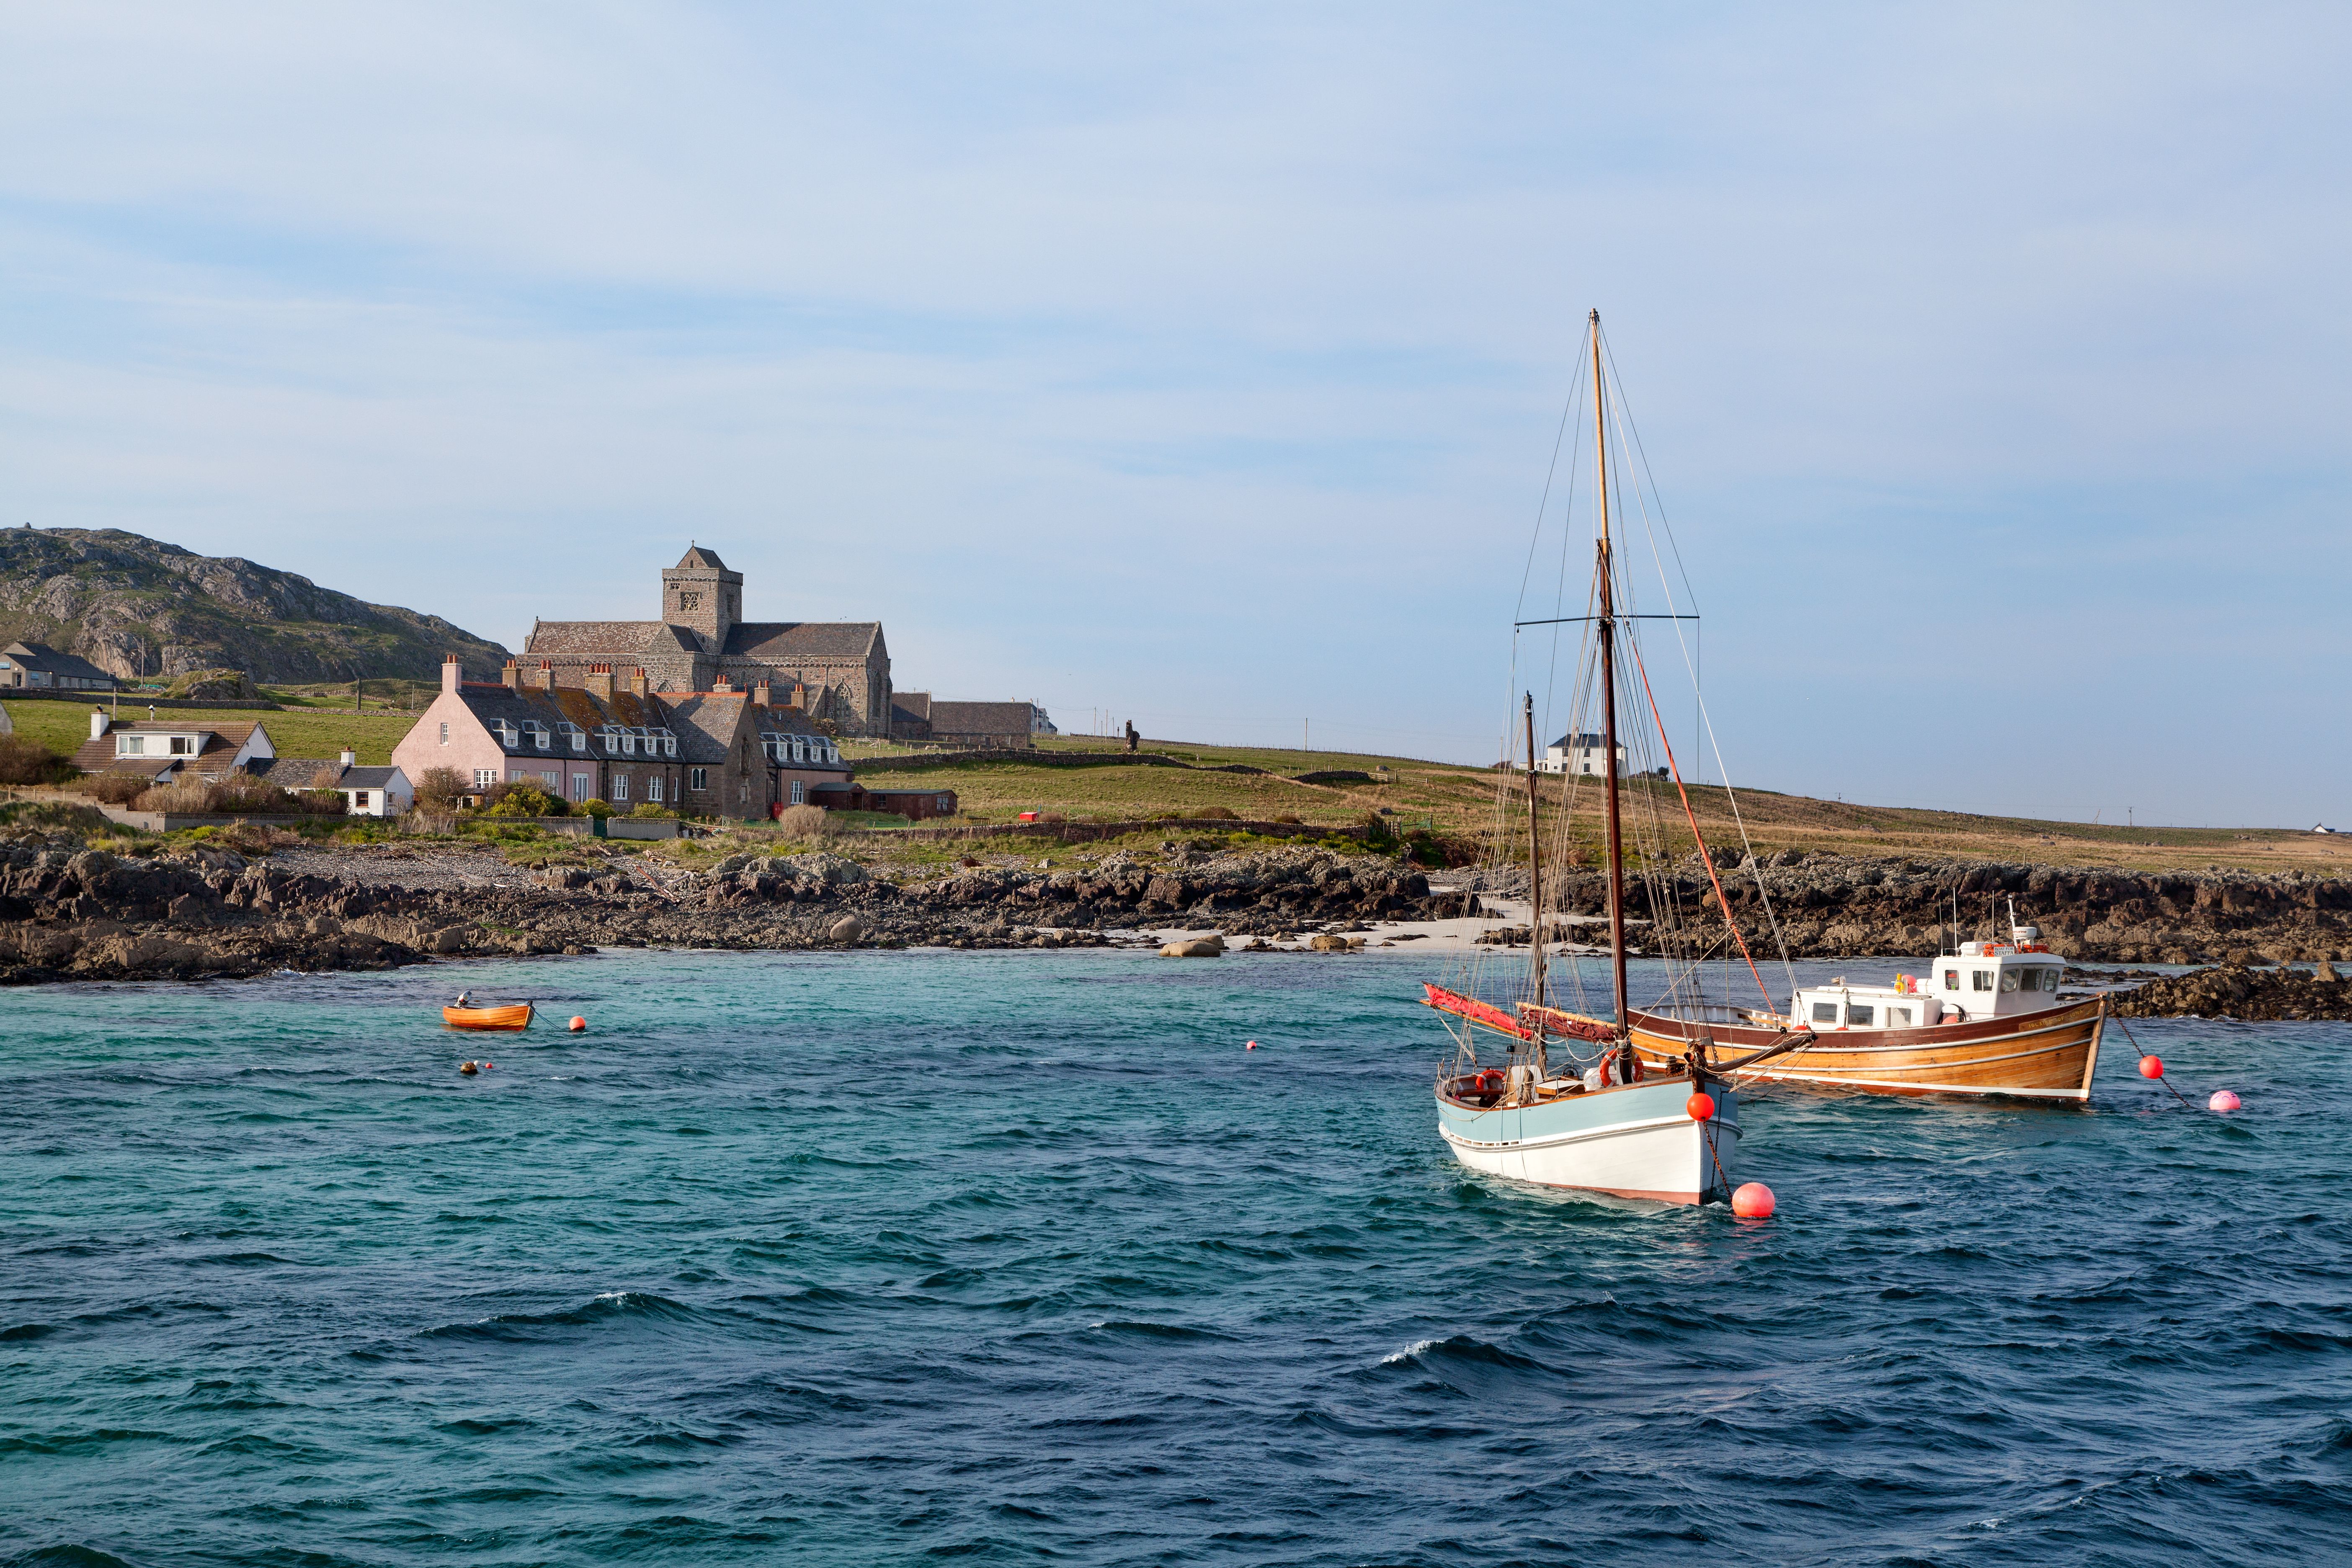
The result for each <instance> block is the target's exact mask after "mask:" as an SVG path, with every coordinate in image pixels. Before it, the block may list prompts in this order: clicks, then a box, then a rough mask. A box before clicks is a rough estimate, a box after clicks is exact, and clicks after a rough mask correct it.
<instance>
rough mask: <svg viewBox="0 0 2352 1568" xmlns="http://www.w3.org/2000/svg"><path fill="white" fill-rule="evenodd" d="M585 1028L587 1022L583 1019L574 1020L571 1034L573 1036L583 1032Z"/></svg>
mask: <svg viewBox="0 0 2352 1568" xmlns="http://www.w3.org/2000/svg"><path fill="white" fill-rule="evenodd" d="M587 1027H588V1020H587V1019H585V1018H574V1019H572V1033H573V1034H575V1035H577V1034H580V1033H582V1032H583V1031H584V1030H585V1029H586V1028H587Z"/></svg>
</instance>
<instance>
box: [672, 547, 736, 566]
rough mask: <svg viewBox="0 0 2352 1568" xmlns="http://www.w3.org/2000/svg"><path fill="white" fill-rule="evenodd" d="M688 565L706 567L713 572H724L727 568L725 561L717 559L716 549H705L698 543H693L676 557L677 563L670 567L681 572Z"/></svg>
mask: <svg viewBox="0 0 2352 1568" xmlns="http://www.w3.org/2000/svg"><path fill="white" fill-rule="evenodd" d="M689 566H703V567H708V568H709V569H710V570H711V571H714V572H724V571H726V570H727V563H725V562H724V561H721V560H720V559H719V552H717V551H716V550H705V549H704V548H703V547H702V546H701V545H699V544H698V545H695V546H694V547H693V548H692V549H690V550H688V552H686V553H685V554H684V555H681V556H680V557H678V562H677V565H676V566H675V567H673V568H671V570H673V571H677V572H683V571H685V570H686V569H687V568H688V567H689Z"/></svg>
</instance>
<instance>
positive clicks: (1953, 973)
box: [1944, 969, 1960, 991]
mask: <svg viewBox="0 0 2352 1568" xmlns="http://www.w3.org/2000/svg"><path fill="white" fill-rule="evenodd" d="M1959 988H1960V972H1959V971H1958V970H1957V969H1947V970H1946V971H1944V989H1945V990H1947V991H1958V989H1959Z"/></svg>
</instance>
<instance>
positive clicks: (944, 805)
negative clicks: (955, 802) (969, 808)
mask: <svg viewBox="0 0 2352 1568" xmlns="http://www.w3.org/2000/svg"><path fill="white" fill-rule="evenodd" d="M947 808H948V797H947V796H945V795H941V796H940V810H941V811H945V810H946V809H947Z"/></svg>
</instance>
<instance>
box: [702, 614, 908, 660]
mask: <svg viewBox="0 0 2352 1568" xmlns="http://www.w3.org/2000/svg"><path fill="white" fill-rule="evenodd" d="M881 640H882V623H881V622H880V621H743V622H740V623H739V624H738V625H736V626H734V627H733V628H732V629H731V630H730V631H729V632H728V634H727V646H726V647H724V648H723V649H721V650H720V651H721V652H723V653H725V654H727V655H728V656H729V657H730V658H748V659H755V660H757V661H759V662H760V663H761V664H789V663H790V662H792V661H793V660H794V659H800V658H866V657H867V656H868V655H870V654H871V653H872V652H873V651H874V647H875V645H876V644H877V643H878V642H880V641H881Z"/></svg>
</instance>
